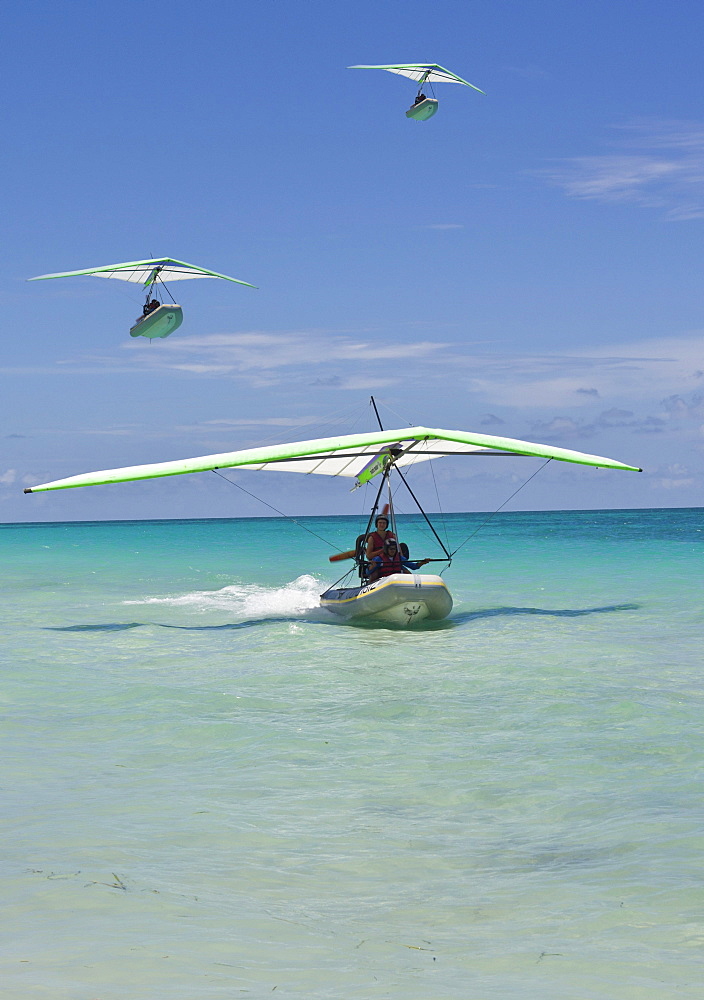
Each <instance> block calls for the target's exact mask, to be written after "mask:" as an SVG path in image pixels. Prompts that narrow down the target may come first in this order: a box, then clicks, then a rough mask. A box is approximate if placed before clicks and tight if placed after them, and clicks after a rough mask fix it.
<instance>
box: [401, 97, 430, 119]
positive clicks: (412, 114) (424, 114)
mask: <svg viewBox="0 0 704 1000" xmlns="http://www.w3.org/2000/svg"><path fill="white" fill-rule="evenodd" d="M437 110H438V102H437V101H436V100H435V99H434V98H430V97H426V98H425V100H424V101H419V102H418V104H413V105H411V107H410V108H409V109H408V111H407V112H406V118H415V120H416V121H417V122H427V120H428V118H432V117H433V115H434V114H435V112H436V111H437Z"/></svg>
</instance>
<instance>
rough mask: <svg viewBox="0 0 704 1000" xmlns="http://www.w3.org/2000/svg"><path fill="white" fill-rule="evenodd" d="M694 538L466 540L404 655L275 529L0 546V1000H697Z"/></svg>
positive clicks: (520, 518) (91, 528)
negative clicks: (332, 609)
mask: <svg viewBox="0 0 704 1000" xmlns="http://www.w3.org/2000/svg"><path fill="white" fill-rule="evenodd" d="M482 520H483V516H482V515H476V514H474V515H470V514H468V515H459V514H455V515H451V516H449V517H447V518H446V525H447V531H448V536H449V538H450V541H451V543H452V544H453V545H456V544H459V543H460V542H461V541H463V539H464V538H466V537H467V536H468V535H469V534H470V533H471V532H472V531H474V529H475V528H476V527H477V526H478V525H479V524H480V523H481V522H482ZM303 523H304V524H305V525H306V526H307V527H308V528H310V529H312V530H314V531H315V532H316V533H318V534H319V535H321V536H323V537H324V538H326V539H329V541H330V542H332V543H333V544H334V545H336V546H338V547H339V548H342V549H346V548H349V546H350V545H351V544H352V543H353V541H354V536H355V535H356V534H357V531H358V523H357V522H356V521H355V520H354V519H352V518H315V519H313V518H311V519H304V521H303ZM405 525H406V527H405V528H404V532H403V537H405V538H407V539H408V540H410V541H411V550H412V555H413V556H416V557H421V556H422V555H425V554H435V553H434V552H431V551H430V549H429V546H427V545H426V542H425V541H424V538H425V536H424V535H422V534H421V525H420V524H419V522H418V521H417V520H416V519H408V520H407V521H406V522H405ZM703 529H704V518H703V516H702V511H701V510H699V509H690V510H651V511H612V512H606V511H601V512H600V511H589V512H559V513H533V514H531V513H527V514H503V515H499V516H497V517H495V518H494V519H493V520H492V521H491V523H490V524H488V525H487V526H485V527H484V528H483V529H482V530H481V531H480V532H479V533H478V534H477V535H476V536H475V537H474V538H473V539H472V540H471V541H470V542H469V543H468V544H467V545H466V546H465V547H464V548H463V549H462V550H461V552H460V553H459V554H458V557H457V559H456V560H455V562H454V563H453V566H452V568H451V569H450V570H449V571H448V572H447V573H446V575H445V579H446V580H447V582H448V585H449V586H450V588H451V590H452V592H453V595H454V598H455V608H454V611H453V614H452V616H451V618H450V619H448V621H446V622H443V623H438V624H435V625H434V626H427V627H425V628H422V627H421V628H420V629H418V630H416V631H411V632H409V631H403V630H400V629H398V628H393V627H388V626H383V625H376V626H366V627H359V626H354V625H344V624H339V623H337V622H335V620H334V619H333V618H332V617H331V616H327V615H326V614H325V613H323V612H321V611H320V610H316V605H317V595H318V594H319V593H320V592H321V590H322V589H323V586H324V584H326V583H331V582H333V580H334V579H335V576H334V573H333V572H332V571H331V570H332V569H334V567H332V568H331V566H330V564H329V563H328V561H327V555H328V554H329V552H331V551H332V549H329V548H327V547H326V546H325V545H324V544H323V542H321V541H319V540H318V539H316V538H314V537H312V536H311V535H309V534H306V533H305V532H303V531H301V530H300V528H298V527H297V526H296V525H293V524H290V523H288V522H286V521H283V520H280V519H271V520H266V519H265V520H259V519H257V520H222V521H168V522H163V521H153V522H149V521H142V522H109V523H89V524H76V523H72V524H40V525H16V526H15V525H5V526H3V527H2V528H0V558H1V559H2V566H3V573H2V578H1V579H0V594H1V596H2V601H1V603H0V622H1V623H2V633H3V636H4V643H3V649H2V653H1V654H0V655H1V656H2V660H3V671H2V684H1V685H0V702H1V703H2V709H3V717H4V724H3V727H2V737H1V739H2V746H1V752H2V759H3V762H4V767H3V777H4V780H3V809H2V823H3V828H4V829H3V833H4V837H3V843H4V846H5V850H4V852H3V856H2V862H1V866H0V871H1V872H2V881H3V900H4V907H3V912H4V916H5V934H4V935H3V938H4V941H3V946H2V948H3V951H2V960H1V962H0V966H1V967H0V977H1V979H2V982H3V993H2V996H3V998H4V1000H5V998H6V1000H20V998H22V1000H25V998H27V997H47V998H51V1000H84V998H85V1000H98V998H100V1000H125V998H126V997H129V998H130V1000H161V998H164V1000H166V998H168V1000H178V998H184V1000H185V998H188V1000H211V998H212V1000H218V998H221V997H223V998H224V997H228V998H229V997H232V996H235V995H246V994H249V995H251V996H256V997H263V996H269V995H271V994H272V993H275V995H276V996H277V997H279V998H286V997H292V998H335V1000H337V998H340V997H352V996H354V997H355V998H365V997H368V998H384V1000H387V998H388V1000H415V998H419V1000H421V998H422V1000H425V998H429V997H432V998H461V1000H468V998H469V1000H474V998H477V1000H485V998H492V1000H493V998H496V1000H499V998H501V1000H504V998H507V997H512V998H513V997H518V998H530V1000H539V998H541V1000H542V998H548V1000H571V998H574V1000H645V998H648V1000H651V998H652V1000H655V998H657V1000H662V998H670V997H691V998H694V997H697V998H698V997H699V996H700V995H701V979H702V966H701V959H702V947H703V945H704V890H703V889H702V876H701V848H702V836H701V831H702V804H701V803H702V795H701V784H700V770H701V759H702V750H703V749H704V747H703V744H704V735H703V727H702V721H701V720H702V709H703V707H704V706H703V704H702V702H703V701H704V697H703V695H702V683H701V674H702V669H701V660H702V654H701V635H702V619H703V617H704V615H703V612H702V599H701V567H702V562H701V556H702V540H703V539H704V531H703ZM426 549H427V553H426ZM338 565H339V564H338ZM339 572H342V570H341V569H340V570H339Z"/></svg>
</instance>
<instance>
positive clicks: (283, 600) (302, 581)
mask: <svg viewBox="0 0 704 1000" xmlns="http://www.w3.org/2000/svg"><path fill="white" fill-rule="evenodd" d="M324 587H325V584H324V583H321V581H320V580H317V579H316V578H315V577H314V576H310V575H307V574H306V575H303V576H299V577H298V578H297V579H295V580H292V581H291V582H290V583H287V584H285V585H284V586H283V587H262V586H260V585H259V584H256V583H248V584H247V583H233V584H230V585H229V586H227V587H223V588H222V589H221V590H195V591H193V592H192V593H189V594H179V595H172V596H168V597H145V598H143V599H142V600H139V601H134V600H132V601H123V602H122V603H123V604H131V605H134V604H138V605H142V606H143V605H159V606H160V607H174V608H190V609H191V610H194V611H199V612H208V611H220V612H222V611H225V612H227V614H228V615H235V616H236V617H241V616H243V617H262V616H265V617H268V618H270V617H286V616H288V615H300V614H302V613H303V612H306V611H310V610H312V609H313V608H318V607H319V605H320V593H321V590H323V589H324Z"/></svg>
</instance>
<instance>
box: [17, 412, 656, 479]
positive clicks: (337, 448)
mask: <svg viewBox="0 0 704 1000" xmlns="http://www.w3.org/2000/svg"><path fill="white" fill-rule="evenodd" d="M383 445H393V451H394V452H397V451H398V450H399V449H400V451H401V454H400V457H399V458H397V460H396V464H397V465H399V466H402V465H411V464H413V463H415V462H423V461H429V460H431V459H433V458H441V457H443V456H450V455H481V454H484V455H491V454H511V455H532V456H534V457H537V458H553V459H555V460H556V461H558V462H573V463H575V464H577V465H592V466H596V467H599V468H602V469H624V470H627V471H630V472H640V471H641V470H640V469H639V468H637V467H636V466H634V465H625V464H624V463H623V462H617V461H614V460H613V459H611V458H601V457H600V456H598V455H588V454H585V453H584V452H580V451H571V450H569V449H567V448H556V447H553V446H551V445H545V444H534V443H532V442H530V441H519V440H516V439H514V438H504V437H495V436H493V435H490V434H479V433H474V432H468V431H452V430H439V429H433V428H428V427H405V428H401V429H400V430H389V431H375V432H373V433H370V434H346V435H342V436H339V437H329V438H318V439H316V440H312V441H297V442H294V443H292V444H279V445H269V446H267V447H264V448H247V449H245V450H244V451H230V452H224V453H223V454H219V455H204V456H201V457H199V458H186V459H180V460H177V461H173V462H158V463H156V464H153V465H135V466H131V467H128V468H124V469H107V470H104V471H102V472H87V473H84V474H83V475H80V476H71V477H69V478H68V479H57V480H56V481H55V482H52V483H44V484H43V485H41V486H32V487H31V488H29V489H26V490H25V493H40V492H44V491H47V490H66V489H72V488H73V487H78V486H102V485H106V484H108V483H124V482H130V481H134V480H140V479H156V478H159V477H162V476H180V475H184V474H186V473H189V472H208V471H211V470H212V469H235V468H249V469H254V470H266V469H268V470H274V471H278V472H299V473H304V474H306V475H324V476H343V477H346V478H351V479H354V478H356V477H357V476H358V475H359V474H360V473H361V472H362V470H363V469H364V468H365V467H366V466H368V465H369V463H370V461H372V460H373V459H374V457H375V456H376V455H378V454H379V451H380V446H383Z"/></svg>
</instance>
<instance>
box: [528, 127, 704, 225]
mask: <svg viewBox="0 0 704 1000" xmlns="http://www.w3.org/2000/svg"><path fill="white" fill-rule="evenodd" d="M615 131H616V132H617V133H618V138H617V139H616V141H615V145H617V146H618V147H619V148H618V150H617V151H616V152H614V153H609V154H605V155H601V156H598V155H597V156H577V157H572V158H570V159H565V160H561V161H559V162H558V163H557V164H555V165H554V166H553V167H551V168H547V169H546V170H544V171H541V173H542V174H543V176H545V177H546V178H548V179H549V180H550V181H551V183H553V184H555V185H557V186H558V187H561V188H562V189H563V191H564V192H565V193H566V194H567V195H568V197H571V198H581V199H585V200H592V201H601V202H612V203H614V202H630V203H632V204H635V205H640V206H641V207H644V208H658V209H661V210H663V211H664V213H665V215H666V217H667V218H668V219H671V220H676V221H680V220H687V219H700V218H704V125H702V124H701V123H699V122H678V121H638V122H633V123H631V124H629V125H624V126H619V127H617V128H616V129H615Z"/></svg>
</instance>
